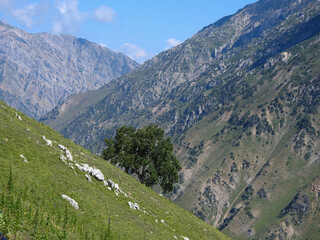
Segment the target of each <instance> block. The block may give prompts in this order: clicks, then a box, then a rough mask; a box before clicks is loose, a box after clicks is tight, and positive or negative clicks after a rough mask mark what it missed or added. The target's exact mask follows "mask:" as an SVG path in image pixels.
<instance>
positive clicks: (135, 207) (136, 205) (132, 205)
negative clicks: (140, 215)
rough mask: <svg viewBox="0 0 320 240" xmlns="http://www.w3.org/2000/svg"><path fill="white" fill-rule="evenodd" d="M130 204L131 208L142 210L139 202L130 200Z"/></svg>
mask: <svg viewBox="0 0 320 240" xmlns="http://www.w3.org/2000/svg"><path fill="white" fill-rule="evenodd" d="M128 204H129V206H130V208H131V209H133V210H140V207H139V205H138V203H132V202H128Z"/></svg>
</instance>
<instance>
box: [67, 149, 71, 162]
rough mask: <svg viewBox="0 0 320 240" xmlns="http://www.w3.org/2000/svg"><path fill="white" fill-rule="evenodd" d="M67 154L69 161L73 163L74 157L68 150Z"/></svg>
mask: <svg viewBox="0 0 320 240" xmlns="http://www.w3.org/2000/svg"><path fill="white" fill-rule="evenodd" d="M66 154H67V158H68V160H69V161H71V162H72V161H73V157H72V155H71V152H70V151H69V150H68V149H66Z"/></svg>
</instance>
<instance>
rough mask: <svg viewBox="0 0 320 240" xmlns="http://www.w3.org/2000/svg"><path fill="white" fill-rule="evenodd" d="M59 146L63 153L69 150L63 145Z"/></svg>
mask: <svg viewBox="0 0 320 240" xmlns="http://www.w3.org/2000/svg"><path fill="white" fill-rule="evenodd" d="M58 146H59V148H61V149H62V150H63V151H65V150H67V148H66V147H65V146H63V145H61V144H59V145H58Z"/></svg>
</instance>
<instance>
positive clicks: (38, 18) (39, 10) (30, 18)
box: [0, 0, 50, 28]
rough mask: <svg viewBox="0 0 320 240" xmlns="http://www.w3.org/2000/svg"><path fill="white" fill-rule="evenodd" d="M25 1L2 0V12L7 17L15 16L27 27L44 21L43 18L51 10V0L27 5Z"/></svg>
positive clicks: (0, 10)
mask: <svg viewBox="0 0 320 240" xmlns="http://www.w3.org/2000/svg"><path fill="white" fill-rule="evenodd" d="M24 3H25V1H17V0H11V1H9V0H0V12H2V13H3V16H5V17H13V18H14V19H15V20H16V21H18V22H19V23H20V24H22V25H24V26H25V27H27V28H32V27H33V26H34V25H36V24H37V23H40V22H43V21H44V20H43V19H44V17H45V15H46V14H47V13H48V10H49V5H50V2H49V0H41V1H39V2H37V3H29V4H26V5H25V4H24Z"/></svg>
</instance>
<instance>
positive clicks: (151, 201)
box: [0, 101, 229, 240]
mask: <svg viewBox="0 0 320 240" xmlns="http://www.w3.org/2000/svg"><path fill="white" fill-rule="evenodd" d="M0 171H1V175H0V196H1V197H0V236H1V235H4V236H5V237H6V238H7V239H93V240H94V239H99V240H100V239H164V240H167V239H185V240H186V239H208V240H209V239H210V240H211V239H221V240H223V239H225V240H226V239H229V238H228V237H226V236H225V235H224V234H222V233H220V232H219V231H218V230H216V229H214V228H213V227H211V226H210V225H208V224H207V223H205V222H203V221H201V220H200V219H198V218H196V217H195V216H193V215H192V214H190V213H188V212H187V211H185V210H183V209H181V208H179V207H178V206H176V205H174V204H173V203H172V202H171V201H170V200H168V199H165V198H164V197H163V196H160V195H159V194H157V193H155V192H154V191H153V190H151V189H150V188H147V187H145V186H144V185H142V184H140V183H139V182H138V181H137V180H136V179H134V178H132V177H131V176H129V175H127V174H125V173H123V172H122V171H121V170H119V169H118V168H116V167H114V166H113V165H111V164H109V163H108V162H106V161H105V160H103V159H101V158H98V157H96V156H94V155H93V154H91V153H90V152H88V151H87V150H86V149H83V148H82V147H79V146H77V145H76V144H74V143H73V142H71V141H70V140H67V139H65V138H63V137H62V136H61V135H60V134H59V133H57V132H55V131H53V130H52V129H51V128H49V127H47V126H45V125H43V124H41V123H39V122H36V121H35V120H32V119H30V118H28V117H27V116H25V115H23V114H22V113H20V112H18V111H17V110H14V109H12V108H10V107H9V106H8V105H6V104H5V103H3V102H1V101H0Z"/></svg>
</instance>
